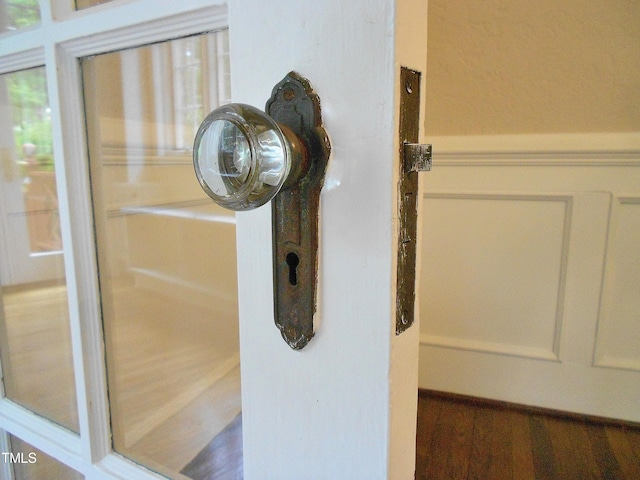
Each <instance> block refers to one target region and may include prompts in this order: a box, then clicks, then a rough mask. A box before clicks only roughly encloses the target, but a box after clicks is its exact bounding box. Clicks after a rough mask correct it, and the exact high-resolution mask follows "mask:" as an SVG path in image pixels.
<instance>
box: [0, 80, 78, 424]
mask: <svg viewBox="0 0 640 480" xmlns="http://www.w3.org/2000/svg"><path fill="white" fill-rule="evenodd" d="M49 114H50V109H49V102H48V98H47V85H46V78H45V72H44V68H35V69H31V70H25V71H21V72H15V73H10V74H6V75H0V157H1V159H0V162H1V163H2V168H0V240H1V241H0V279H1V287H0V288H1V290H0V291H1V295H0V307H1V311H0V358H1V360H2V370H3V374H4V384H5V393H6V395H7V397H8V398H10V399H11V400H13V401H15V402H17V403H20V404H22V405H23V406H25V407H27V408H30V409H32V410H34V411H35V412H37V413H39V414H41V415H44V416H46V417H48V418H50V419H52V420H53V421H55V422H58V423H60V424H61V425H64V426H65V427H67V428H69V429H71V430H73V431H76V432H77V431H78V418H77V406H76V396H75V381H74V375H73V361H72V354H71V340H70V338H71V337H70V330H69V313H68V306H67V291H66V280H65V273H64V257H63V253H62V241H61V237H60V222H59V215H58V194H57V188H56V180H55V172H54V165H53V149H52V135H51V122H50V116H49Z"/></svg>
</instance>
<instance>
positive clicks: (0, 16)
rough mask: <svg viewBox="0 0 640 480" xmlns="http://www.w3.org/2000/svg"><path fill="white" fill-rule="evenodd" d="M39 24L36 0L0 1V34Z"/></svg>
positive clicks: (38, 9) (38, 10) (38, 8)
mask: <svg viewBox="0 0 640 480" xmlns="http://www.w3.org/2000/svg"><path fill="white" fill-rule="evenodd" d="M39 22H40V5H39V4H38V0H0V33H2V32H11V31H14V30H18V29H19V28H23V27H28V26H29V25H33V24H36V23H39Z"/></svg>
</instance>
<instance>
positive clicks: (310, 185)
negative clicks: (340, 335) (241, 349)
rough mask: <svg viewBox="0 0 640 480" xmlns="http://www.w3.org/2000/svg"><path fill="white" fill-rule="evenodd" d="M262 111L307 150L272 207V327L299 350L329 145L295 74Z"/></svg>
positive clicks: (311, 296) (307, 332)
mask: <svg viewBox="0 0 640 480" xmlns="http://www.w3.org/2000/svg"><path fill="white" fill-rule="evenodd" d="M265 110H266V112H267V114H268V115H269V116H271V117H272V118H273V119H274V120H275V121H276V122H278V123H279V124H281V125H286V126H287V127H289V128H290V129H291V130H292V131H293V133H295V134H296V136H297V137H298V138H299V139H300V140H301V141H302V143H303V144H304V148H306V151H307V163H308V164H307V165H305V168H304V171H303V172H302V173H301V176H299V177H297V181H294V182H292V183H291V184H290V185H289V184H288V183H287V184H285V187H284V188H283V190H281V191H280V193H278V194H277V195H276V196H275V198H274V199H273V204H272V225H273V226H272V228H273V276H274V278H273V282H274V314H275V323H276V325H277V326H278V328H279V329H280V332H281V334H282V337H283V338H284V340H285V341H286V342H287V344H288V345H289V346H290V347H291V348H293V349H295V350H299V349H301V348H303V347H304V346H305V345H307V343H309V341H310V340H311V339H312V338H313V335H314V330H313V317H314V314H315V311H316V301H317V299H316V290H317V288H316V286H317V279H318V212H319V204H320V191H321V189H322V184H323V182H324V176H325V171H326V168H327V161H328V159H329V152H330V145H329V139H328V137H327V134H326V132H325V130H324V128H323V127H322V119H321V115H320V100H319V98H318V96H317V95H316V94H315V93H314V92H313V89H312V88H311V85H310V84H309V82H308V80H306V79H305V78H303V77H302V76H300V75H298V74H297V73H295V72H291V73H289V74H288V75H287V76H286V77H285V78H284V79H283V80H282V81H281V82H280V83H278V84H277V85H276V86H275V87H274V89H273V92H272V94H271V98H270V99H269V101H268V102H267V105H266V108H265Z"/></svg>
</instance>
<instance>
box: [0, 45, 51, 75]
mask: <svg viewBox="0 0 640 480" xmlns="http://www.w3.org/2000/svg"><path fill="white" fill-rule="evenodd" d="M0 45H2V44H1V43H0ZM42 65H44V49H43V48H42V47H34V48H31V49H29V50H24V51H21V52H17V53H13V54H11V55H6V56H4V57H2V63H0V74H4V73H9V72H14V71H17V70H25V69H27V68H34V67H40V66H42Z"/></svg>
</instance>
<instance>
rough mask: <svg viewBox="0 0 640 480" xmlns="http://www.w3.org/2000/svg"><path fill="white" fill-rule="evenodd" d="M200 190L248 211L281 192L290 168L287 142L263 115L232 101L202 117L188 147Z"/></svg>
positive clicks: (235, 207) (218, 200)
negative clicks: (202, 119)
mask: <svg viewBox="0 0 640 480" xmlns="http://www.w3.org/2000/svg"><path fill="white" fill-rule="evenodd" d="M193 164H194V167H195V171H196V177H197V178H198V182H200V185H201V186H202V188H203V190H204V191H205V192H206V193H207V195H209V196H210V197H211V198H212V199H213V200H214V201H215V202H216V203H218V204H219V205H221V206H223V207H225V208H229V209H231V210H252V209H254V208H257V207H259V206H261V205H264V204H265V203H267V202H268V201H269V200H271V199H272V198H273V197H275V195H276V194H277V193H278V192H279V191H280V189H281V188H282V186H283V185H284V183H285V181H286V180H287V177H288V175H289V171H290V170H291V146H290V144H289V141H288V140H287V138H286V137H285V134H284V133H283V131H282V129H281V128H280V127H279V126H278V124H277V123H276V122H275V121H274V120H273V119H271V117H269V116H268V115H267V114H265V113H264V112H262V111H260V110H258V109H257V108H255V107H252V106H250V105H244V104H240V103H232V104H229V105H224V106H222V107H219V108H216V109H215V110H214V111H212V112H211V113H210V114H209V115H207V117H206V118H205V119H204V121H203V122H202V124H201V125H200V128H199V129H198V132H197V133H196V137H195V141H194V145H193Z"/></svg>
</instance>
